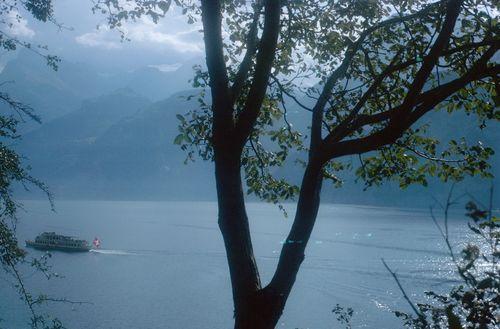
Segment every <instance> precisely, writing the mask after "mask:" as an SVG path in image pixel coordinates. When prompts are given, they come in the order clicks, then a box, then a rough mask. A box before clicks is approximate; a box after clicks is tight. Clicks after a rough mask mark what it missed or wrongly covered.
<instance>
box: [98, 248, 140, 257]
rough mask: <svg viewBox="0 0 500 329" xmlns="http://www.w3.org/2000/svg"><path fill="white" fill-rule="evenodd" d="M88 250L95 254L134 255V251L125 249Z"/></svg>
mask: <svg viewBox="0 0 500 329" xmlns="http://www.w3.org/2000/svg"><path fill="white" fill-rule="evenodd" d="M89 252H93V253H96V254H104V255H121V256H127V255H136V253H133V252H128V251H125V250H110V249H91V250H89Z"/></svg>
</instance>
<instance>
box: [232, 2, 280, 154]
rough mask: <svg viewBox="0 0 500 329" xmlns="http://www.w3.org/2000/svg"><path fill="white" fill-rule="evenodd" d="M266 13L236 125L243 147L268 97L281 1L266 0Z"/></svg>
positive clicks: (239, 140) (278, 28)
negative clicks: (245, 96) (249, 80)
mask: <svg viewBox="0 0 500 329" xmlns="http://www.w3.org/2000/svg"><path fill="white" fill-rule="evenodd" d="M264 11H265V16H264V30H263V31H262V37H261V41H260V43H259V49H258V53H257V62H256V65H255V73H254V76H253V81H252V85H251V87H250V91H249V92H248V96H247V100H246V103H245V106H244V108H243V110H242V112H241V114H240V115H239V117H238V120H237V123H236V131H237V134H238V135H237V137H238V138H237V139H238V142H239V144H240V146H241V147H243V145H244V144H245V143H246V140H247V138H248V137H249V136H250V133H251V131H252V129H253V126H254V125H255V122H256V120H257V117H258V116H259V113H260V108H261V106H262V102H263V101H264V97H265V95H266V90H267V85H268V82H269V76H270V74H271V69H272V65H273V61H274V56H275V54H276V47H277V44H278V36H279V30H280V13H281V1H280V0H265V5H264Z"/></svg>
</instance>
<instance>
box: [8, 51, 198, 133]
mask: <svg viewBox="0 0 500 329" xmlns="http://www.w3.org/2000/svg"><path fill="white" fill-rule="evenodd" d="M196 63H197V60H191V61H189V62H186V63H183V64H179V65H178V67H175V69H174V70H170V71H161V70H159V69H157V68H152V67H145V68H142V69H138V70H134V71H130V72H114V71H109V72H103V71H99V70H97V69H95V68H93V67H92V66H90V65H87V64H85V63H72V62H68V61H64V60H63V61H61V62H60V63H59V65H58V70H57V71H54V70H52V69H50V68H49V67H47V65H45V63H44V61H43V59H41V58H39V57H38V56H34V55H33V54H32V53H30V52H28V51H26V50H25V51H20V52H19V54H18V56H17V58H15V59H13V60H11V61H9V62H8V63H7V64H6V65H5V67H4V69H3V70H2V72H1V73H0V82H4V83H3V84H2V86H1V91H2V92H7V93H9V94H10V95H11V96H12V97H13V98H15V99H17V100H19V101H22V102H23V103H25V104H29V105H30V106H31V107H33V109H34V110H35V111H36V113H37V114H38V115H39V116H40V117H41V118H42V121H43V122H48V121H50V120H52V119H54V118H57V117H59V116H62V115H65V114H67V113H70V112H72V111H73V110H76V109H78V107H79V106H80V104H81V102H82V101H83V100H85V99H88V98H92V97H97V96H100V95H104V94H108V93H110V92H112V91H113V90H116V89H119V88H130V89H132V90H133V91H135V92H136V93H138V94H141V95H142V96H144V97H147V98H149V99H150V100H151V101H158V100H160V99H165V98H167V97H168V96H170V95H172V94H173V93H176V92H178V91H181V90H185V89H187V88H189V79H190V78H191V77H192V76H193V71H192V66H193V65H195V64H196ZM7 110H8V108H7V106H6V105H5V104H3V103H0V111H3V112H5V111H7ZM22 128H23V129H24V130H23V131H28V130H31V129H33V128H36V125H35V124H34V123H30V124H27V125H25V126H24V127H22Z"/></svg>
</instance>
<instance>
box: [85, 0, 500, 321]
mask: <svg viewBox="0 0 500 329" xmlns="http://www.w3.org/2000/svg"><path fill="white" fill-rule="evenodd" d="M174 2H175V4H176V5H178V6H181V7H182V8H183V10H182V12H183V14H184V15H186V16H187V19H188V21H189V22H190V23H195V22H196V21H197V20H198V19H199V18H200V17H201V22H202V31H203V37H204V42H205V52H206V65H207V71H204V70H203V69H202V68H201V67H198V68H197V71H196V75H195V78H194V80H193V85H194V86H195V87H200V88H201V89H202V93H201V96H200V97H199V101H200V108H199V109H196V110H193V111H192V112H190V113H188V114H187V115H185V116H180V117H179V120H180V131H181V134H180V135H179V136H178V137H177V138H176V140H175V142H176V143H178V144H181V145H182V148H183V149H185V150H187V151H188V157H189V158H192V157H193V156H194V155H196V154H198V155H199V156H201V157H202V158H203V159H205V160H212V161H214V163H215V178H216V184H217V197H218V206H219V208H218V210H219V215H218V223H219V227H220V230H221V232H222V236H223V239H224V244H225V248H226V252H227V259H228V263H229V270H230V276H231V284H232V289H233V301H234V309H235V310H234V311H235V313H234V316H235V328H240V329H243V328H274V327H275V325H276V323H277V321H278V319H279V317H280V316H281V314H282V312H283V309H284V307H285V303H286V301H287V299H288V296H289V295H290V292H291V290H292V287H293V285H294V282H295V280H296V276H297V273H298V271H299V268H300V265H301V263H302V261H303V260H304V252H305V249H306V246H307V243H308V240H309V237H310V235H311V232H312V230H313V228H314V223H315V220H316V216H317V213H318V208H319V205H320V191H321V187H322V182H323V180H324V178H326V179H332V180H334V182H335V183H339V179H338V178H337V176H336V172H337V171H339V170H342V169H346V168H347V169H349V168H351V167H352V166H353V165H352V163H353V161H349V160H347V161H346V160H345V159H351V158H352V156H355V157H358V158H359V160H360V161H359V162H360V165H359V167H358V168H357V169H356V174H357V175H358V176H359V177H360V178H361V179H363V180H364V181H365V182H366V184H367V185H373V184H380V183H382V182H383V181H384V180H387V179H394V180H397V181H398V182H399V184H400V185H401V186H402V187H406V186H408V185H410V184H413V183H419V184H423V185H426V184H427V177H428V176H438V177H440V178H441V179H442V180H444V181H447V180H461V179H463V178H464V176H466V175H482V176H491V174H490V173H489V172H488V169H489V165H488V162H487V159H488V157H489V156H490V155H491V154H493V150H492V149H491V148H488V147H486V146H483V145H482V144H477V145H467V143H466V142H465V140H460V139H459V140H450V141H449V142H448V143H446V142H444V143H440V141H439V140H437V139H436V138H432V137H431V136H429V134H428V132H427V129H426V128H427V127H426V125H421V124H420V119H421V118H422V117H424V116H426V115H427V114H428V113H429V112H431V111H433V110H435V109H436V110H446V111H448V112H454V111H458V110H464V111H465V112H467V113H468V114H471V115H474V116H475V117H476V118H477V121H478V123H479V125H480V126H481V127H482V128H484V127H486V125H487V124H488V120H498V119H499V112H498V111H497V109H496V107H495V104H494V102H493V101H492V100H494V101H498V92H499V91H500V85H499V83H498V78H499V68H500V66H499V65H498V64H496V63H495V60H494V58H495V54H496V53H497V51H498V47H499V42H500V40H499V35H498V32H499V25H498V18H497V16H496V13H497V12H498V8H497V7H496V6H497V4H496V2H495V1H488V0H442V1H435V2H434V1H423V0H411V1H410V0H407V1H401V0H379V1H377V0H350V1H342V0H339V1H327V0H319V1H306V0H296V1H287V0H281V1H280V0H262V1H260V0H256V1H237V0H235V1H228V0H202V1H201V4H198V3H197V2H194V1H189V0H186V1H182V0H175V1H174ZM131 3H133V5H131ZM171 3H172V1H170V0H169V1H127V2H125V3H123V2H119V1H114V0H102V1H98V2H97V4H96V7H95V8H94V9H95V10H96V11H97V10H99V11H101V12H103V13H104V14H106V15H108V23H109V25H110V26H111V27H114V28H118V29H120V28H121V27H122V21H123V20H125V19H132V20H134V19H137V18H139V17H141V16H143V15H146V16H149V17H151V18H152V19H153V21H155V22H157V21H158V20H159V19H161V17H163V16H164V15H165V13H166V11H168V10H169V8H170V5H171ZM123 31H126V29H124V30H123ZM304 79H309V81H311V80H313V81H316V82H317V83H316V84H315V85H314V86H313V87H310V88H304V87H303V84H302V83H303V81H304ZM205 89H209V90H210V95H211V101H210V102H207V100H206V98H205V97H204V93H205ZM304 94H305V95H306V98H308V99H311V100H312V102H313V106H311V107H310V106H308V105H307V104H306V103H305V102H304V101H302V100H301V97H302V95H304ZM287 102H295V103H297V104H298V106H299V107H301V108H303V109H304V110H307V111H309V112H311V115H310V126H309V127H308V128H307V132H306V134H304V132H303V131H302V132H301V131H297V130H295V129H294V128H293V127H292V125H291V124H289V121H288V117H287V115H288V113H287ZM439 124H445V122H440V123H439ZM276 126H279V127H278V128H275V127H276ZM457 133H458V134H457V135H460V134H459V132H457ZM457 137H460V136H457ZM446 144H448V145H446ZM273 145H274V147H275V145H277V146H278V147H277V149H276V148H275V149H274V150H272V149H271V148H272V147H273ZM304 151H305V152H307V158H306V159H305V160H304V161H301V162H302V163H303V165H304V174H303V178H302V182H301V184H300V187H299V186H294V185H292V184H290V183H288V182H286V181H285V180H283V179H281V178H279V177H274V176H273V175H272V171H271V168H273V167H279V166H282V165H283V164H284V163H285V160H287V159H288V160H290V159H292V157H291V156H290V155H291V154H292V153H293V152H304ZM292 160H293V159H292ZM351 160H352V159H351ZM242 173H243V176H244V179H245V185H246V187H247V192H248V193H253V194H255V195H257V196H259V197H261V198H262V199H264V200H267V201H270V202H274V203H278V202H279V201H280V200H282V199H289V198H293V197H294V196H295V194H297V193H298V200H297V210H296V213H295V216H294V219H293V224H292V227H291V229H290V232H289V234H288V237H287V239H286V243H285V244H284V245H283V248H282V250H281V254H280V257H279V262H278V266H277V269H276V271H275V273H274V275H273V277H272V279H271V280H270V282H269V284H267V285H265V286H263V285H262V282H261V279H260V276H259V271H258V268H257V264H256V261H255V257H254V253H253V248H252V241H251V237H250V229H249V221H248V217H247V214H246V210H245V198H244V183H243V180H242Z"/></svg>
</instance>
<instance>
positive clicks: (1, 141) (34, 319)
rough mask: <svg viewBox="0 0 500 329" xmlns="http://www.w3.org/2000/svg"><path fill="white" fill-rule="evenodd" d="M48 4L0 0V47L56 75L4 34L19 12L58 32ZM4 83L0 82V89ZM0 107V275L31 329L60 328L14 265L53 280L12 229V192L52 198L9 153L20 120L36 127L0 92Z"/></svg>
mask: <svg viewBox="0 0 500 329" xmlns="http://www.w3.org/2000/svg"><path fill="white" fill-rule="evenodd" d="M52 5H53V3H52V1H51V0H27V1H17V0H3V1H0V13H1V14H0V26H1V27H0V48H1V49H3V50H5V51H14V50H16V49H17V48H18V47H22V48H25V49H28V50H31V51H32V52H33V53H35V54H36V55H38V56H40V57H42V58H43V59H45V61H46V63H47V65H48V66H49V67H50V68H52V69H54V70H57V64H58V62H59V58H58V57H56V56H53V55H50V54H48V53H47V47H46V46H43V45H38V44H32V43H31V42H27V41H23V40H21V39H19V38H17V37H14V36H11V35H10V33H9V32H10V30H11V28H12V27H13V26H14V24H18V23H20V22H22V20H24V18H23V17H22V15H21V14H20V12H21V11H25V12H27V13H28V14H29V15H31V16H33V17H34V18H35V19H37V20H39V21H42V22H47V21H50V22H52V23H54V24H56V25H58V26H59V27H62V26H61V25H59V24H58V23H57V22H56V21H55V20H54V18H53V16H52V15H53V7H52ZM5 83H8V82H3V83H0V87H1V86H3V85H4V84H5ZM0 102H3V103H5V104H6V105H7V108H8V111H7V112H4V113H2V114H1V115H0V264H1V266H2V269H3V270H4V272H5V273H6V274H8V275H10V277H11V279H12V280H5V282H10V281H12V283H13V286H14V288H15V289H16V290H17V291H18V293H19V296H20V298H21V300H22V301H24V302H25V304H26V305H27V307H28V309H29V312H30V314H31V319H30V323H29V325H30V327H31V328H35V329H61V328H64V327H63V325H62V323H61V322H60V321H59V320H58V319H57V318H52V317H51V316H49V315H47V314H43V313H40V312H39V311H38V309H37V307H39V306H40V305H41V304H42V303H45V302H48V301H58V300H56V299H53V298H49V297H47V296H44V295H40V296H33V295H32V294H31V292H30V291H29V289H28V288H27V287H26V286H25V285H24V280H23V277H22V274H21V273H20V271H19V266H21V265H27V266H30V267H31V268H34V269H36V270H38V271H39V272H41V273H43V274H44V275H45V276H46V277H47V279H50V278H51V277H53V276H57V275H55V274H53V273H51V270H50V266H49V264H48V259H49V258H50V254H45V255H43V256H42V257H40V258H39V259H37V258H33V259H28V257H27V253H26V251H24V250H23V249H22V248H21V247H20V246H19V243H18V241H17V237H16V224H17V213H18V210H19V208H20V207H21V205H20V204H19V203H18V202H16V201H15V199H14V197H13V187H14V186H16V185H22V186H23V187H24V188H25V189H28V188H30V187H36V188H39V189H41V190H42V191H44V192H45V193H46V194H47V196H48V198H49V202H50V203H51V205H52V197H51V195H50V192H49V190H48V188H47V186H46V185H45V184H44V183H42V182H41V181H39V180H37V179H36V178H34V177H33V176H31V175H30V168H29V166H26V165H24V163H23V159H22V158H21V157H20V156H19V154H17V152H16V151H15V150H14V149H13V147H12V145H13V144H14V143H13V142H14V141H16V140H17V139H18V138H20V135H19V134H18V131H17V128H18V126H19V124H21V123H22V122H24V120H25V119H29V120H34V121H36V122H41V121H40V118H39V117H38V116H37V115H36V113H35V111H34V110H33V109H32V108H31V107H30V106H29V105H27V104H25V103H23V102H22V101H19V100H17V99H14V98H12V97H11V96H10V95H9V94H8V93H5V92H2V91H0Z"/></svg>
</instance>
